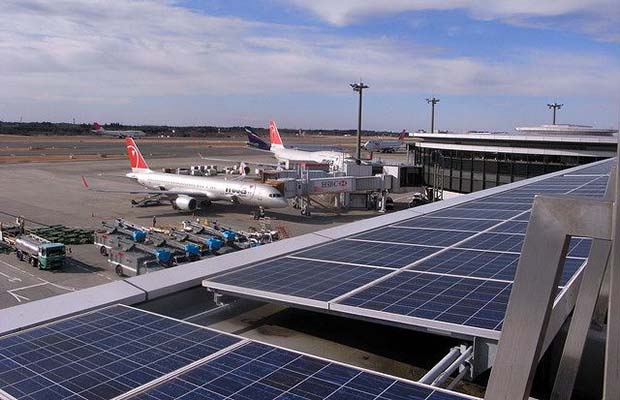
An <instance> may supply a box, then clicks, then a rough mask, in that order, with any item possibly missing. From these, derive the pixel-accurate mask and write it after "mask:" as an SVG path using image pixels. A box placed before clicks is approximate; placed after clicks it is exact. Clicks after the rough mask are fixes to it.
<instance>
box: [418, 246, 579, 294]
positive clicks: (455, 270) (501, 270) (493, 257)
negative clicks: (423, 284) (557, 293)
mask: <svg viewBox="0 0 620 400" xmlns="http://www.w3.org/2000/svg"><path fill="white" fill-rule="evenodd" d="M518 262H519V255H518V254H511V253H496V252H490V251H477V250H461V249H449V250H447V251H445V252H442V253H439V254H437V255H435V256H433V257H430V258H427V259H425V260H424V261H421V262H419V263H417V264H415V265H414V266H412V267H409V268H408V269H410V270H413V271H418V272H432V273H436V274H442V275H455V276H467V277H476V278H486V279H496V280H503V281H506V282H512V281H513V280H514V276H515V272H516V269H517V264H518ZM583 263H584V260H582V259H576V258H567V259H566V263H565V265H564V273H563V275H562V279H561V281H560V286H564V285H565V284H566V283H567V282H568V281H569V280H570V278H571V277H572V276H573V275H574V274H575V272H576V271H577V270H578V269H579V267H581V266H582V265H583Z"/></svg>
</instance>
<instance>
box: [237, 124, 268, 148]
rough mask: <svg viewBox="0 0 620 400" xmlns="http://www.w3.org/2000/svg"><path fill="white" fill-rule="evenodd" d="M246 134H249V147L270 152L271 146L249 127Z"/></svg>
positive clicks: (246, 128)
mask: <svg viewBox="0 0 620 400" xmlns="http://www.w3.org/2000/svg"><path fill="white" fill-rule="evenodd" d="M243 129H245V131H246V133H247V134H248V143H247V144H248V145H250V146H253V147H256V148H258V149H261V150H269V144H268V143H266V142H265V141H264V140H263V139H261V138H260V137H259V136H258V135H257V134H256V133H255V132H254V131H253V130H252V128H250V127H249V126H246V127H245V128H243Z"/></svg>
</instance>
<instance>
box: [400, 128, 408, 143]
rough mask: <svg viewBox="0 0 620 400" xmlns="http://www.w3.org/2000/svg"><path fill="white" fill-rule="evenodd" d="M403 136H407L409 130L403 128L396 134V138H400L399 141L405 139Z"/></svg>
mask: <svg viewBox="0 0 620 400" xmlns="http://www.w3.org/2000/svg"><path fill="white" fill-rule="evenodd" d="M405 136H409V132H407V131H406V130H405V129H403V131H402V132H401V133H400V135H398V140H400V141H403V140H405Z"/></svg>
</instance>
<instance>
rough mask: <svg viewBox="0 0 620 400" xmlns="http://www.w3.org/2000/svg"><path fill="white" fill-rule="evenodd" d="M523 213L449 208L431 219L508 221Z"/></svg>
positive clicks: (438, 212) (436, 213)
mask: <svg viewBox="0 0 620 400" xmlns="http://www.w3.org/2000/svg"><path fill="white" fill-rule="evenodd" d="M521 212H522V211H507V210H470V209H462V208H448V209H445V210H441V211H437V212H435V213H432V214H430V216H431V217H443V218H466V219H494V220H500V221H503V220H506V219H510V218H512V217H514V216H515V215H518V214H519V213H521Z"/></svg>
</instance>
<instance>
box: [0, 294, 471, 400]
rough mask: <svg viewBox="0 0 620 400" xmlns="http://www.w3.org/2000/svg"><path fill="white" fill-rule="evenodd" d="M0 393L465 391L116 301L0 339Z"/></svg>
mask: <svg viewBox="0 0 620 400" xmlns="http://www.w3.org/2000/svg"><path fill="white" fill-rule="evenodd" d="M130 391H131V393H129V392H130ZM3 394H8V395H10V396H12V397H15V398H19V399H29V400H35V399H45V400H56V399H58V400H60V399H62V400H67V399H71V400H77V399H82V400H84V399H93V400H95V399H96V400H104V399H112V398H116V397H118V396H125V397H127V398H133V399H149V400H155V399H157V400H164V399H165V400H172V399H185V400H188V399H246V400H258V399H263V400H269V399H276V398H277V399H300V400H301V399H317V400H320V399H327V398H329V399H345V398H346V399H367V398H369V399H383V400H400V399H412V400H416V399H420V400H422V399H436V400H440V399H442V400H458V399H466V398H470V397H469V396H465V395H461V394H458V393H452V392H448V391H445V390H441V389H437V388H432V387H429V386H426V385H422V384H418V383H415V382H410V381H405V380H400V379H397V378H393V377H389V376H385V375H380V374H377V373H373V372H369V371H364V370H361V369H357V368H355V367H351V366H347V365H343V364H338V363H335V362H331V361H327V360H323V359H319V358H316V357H312V356H308V355H304V354H300V353H296V352H292V351H288V350H284V349H280V348H276V347H273V346H270V345H266V344H262V343H257V342H252V341H250V340H247V339H242V338H239V337H235V336H232V335H228V334H224V333H221V332H218V331H215V330H212V329H208V328H204V327H199V326H196V325H192V324H189V323H186V322H182V321H177V320H173V319H170V318H167V317H163V316H159V315H155V314H152V313H148V312H146V311H142V310H138V309H133V308H130V307H126V306H112V307H108V308H105V309H101V310H98V311H95V312H91V313H86V314H82V315H80V316H77V317H73V318H69V319H66V320H63V321H59V322H55V323H51V324H47V325H44V326H40V327H35V328H32V329H29V330H27V331H24V332H21V333H17V334H13V335H9V336H6V337H4V338H0V397H3Z"/></svg>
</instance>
